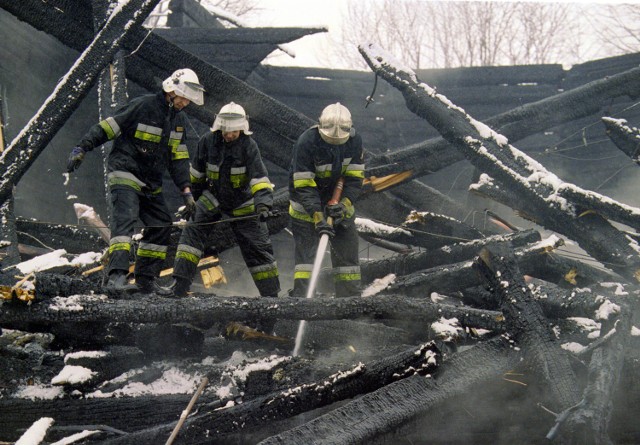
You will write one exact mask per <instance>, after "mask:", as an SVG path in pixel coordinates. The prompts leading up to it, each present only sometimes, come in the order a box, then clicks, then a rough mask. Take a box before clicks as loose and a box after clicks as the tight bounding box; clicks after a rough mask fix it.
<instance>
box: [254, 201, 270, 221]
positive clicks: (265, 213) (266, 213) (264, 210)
mask: <svg viewBox="0 0 640 445" xmlns="http://www.w3.org/2000/svg"><path fill="white" fill-rule="evenodd" d="M256 215H258V221H266V220H267V218H269V217H271V216H273V213H272V212H271V210H269V207H268V206H266V205H265V204H258V205H257V206H256Z"/></svg>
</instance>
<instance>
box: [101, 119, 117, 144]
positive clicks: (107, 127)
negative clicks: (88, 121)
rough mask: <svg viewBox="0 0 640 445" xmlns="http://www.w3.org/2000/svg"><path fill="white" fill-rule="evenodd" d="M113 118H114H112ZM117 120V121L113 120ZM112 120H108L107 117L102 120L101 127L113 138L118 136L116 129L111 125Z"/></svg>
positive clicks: (110, 138)
mask: <svg viewBox="0 0 640 445" xmlns="http://www.w3.org/2000/svg"><path fill="white" fill-rule="evenodd" d="M112 120H113V119H112ZM113 122H115V121H113ZM110 124H111V122H109V121H107V119H105V120H102V121H100V127H101V128H102V129H103V130H104V132H105V134H106V135H107V137H108V138H109V140H112V139H114V138H115V137H116V131H117V130H116V129H114V128H112V127H111V125H110Z"/></svg>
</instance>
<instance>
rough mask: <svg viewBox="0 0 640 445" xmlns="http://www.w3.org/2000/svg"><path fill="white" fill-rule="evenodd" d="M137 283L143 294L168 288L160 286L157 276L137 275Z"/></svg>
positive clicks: (160, 291)
mask: <svg viewBox="0 0 640 445" xmlns="http://www.w3.org/2000/svg"><path fill="white" fill-rule="evenodd" d="M136 285H137V286H138V292H142V293H143V294H158V295H161V294H162V293H163V292H167V291H166V288H165V287H163V286H160V284H158V282H157V281H156V279H155V278H153V277H150V276H148V275H139V276H137V277H136Z"/></svg>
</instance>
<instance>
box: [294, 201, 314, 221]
mask: <svg viewBox="0 0 640 445" xmlns="http://www.w3.org/2000/svg"><path fill="white" fill-rule="evenodd" d="M289 216H291V217H292V218H295V219H300V220H302V221H307V222H310V223H312V222H313V218H312V217H311V216H309V214H308V213H305V212H301V211H299V210H296V209H294V208H293V207H292V206H291V204H289Z"/></svg>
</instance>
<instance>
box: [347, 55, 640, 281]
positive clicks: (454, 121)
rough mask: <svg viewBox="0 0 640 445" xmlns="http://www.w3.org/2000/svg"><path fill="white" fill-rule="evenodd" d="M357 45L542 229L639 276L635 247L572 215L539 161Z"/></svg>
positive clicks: (599, 222)
mask: <svg viewBox="0 0 640 445" xmlns="http://www.w3.org/2000/svg"><path fill="white" fill-rule="evenodd" d="M359 49H360V52H361V54H362V55H363V57H364V58H365V59H366V61H367V63H368V64H369V65H370V66H371V68H372V70H374V71H375V72H376V73H377V74H378V75H380V76H382V77H383V78H384V79H385V80H387V81H388V82H390V83H391V84H392V85H394V86H395V87H396V88H398V89H399V90H400V91H401V92H402V94H403V95H404V97H405V100H406V102H407V106H408V108H409V109H410V110H411V111H413V112H414V113H416V114H417V115H419V116H421V117H423V118H424V119H426V120H427V121H428V122H429V123H431V125H433V126H434V127H435V128H436V129H437V130H438V131H439V132H440V134H441V135H442V137H443V138H444V139H446V140H447V141H448V142H450V143H451V144H452V145H454V146H455V147H456V148H458V149H459V150H460V151H461V152H463V153H464V154H465V156H466V157H467V158H468V159H469V160H470V161H471V162H472V163H473V164H474V165H475V166H476V167H477V168H479V169H480V170H482V171H484V172H487V173H490V175H491V176H492V177H493V178H495V180H497V181H499V182H500V184H501V185H502V186H503V187H505V188H507V189H509V190H510V191H513V193H514V194H515V195H517V196H518V199H519V200H520V201H522V202H527V203H528V204H529V206H530V208H531V210H532V213H533V214H535V215H536V216H539V217H540V218H543V219H544V225H545V227H547V228H549V229H551V230H554V231H556V232H558V233H562V234H565V235H566V236H567V237H569V238H571V239H573V240H575V241H577V242H578V244H579V245H580V246H581V247H582V248H583V249H584V250H585V251H587V252H588V253H589V254H590V255H591V256H593V258H595V259H596V260H598V261H600V262H602V263H603V264H605V265H606V267H608V268H611V269H612V270H614V271H615V272H617V273H619V274H620V275H622V276H624V277H626V278H627V279H630V280H633V281H637V280H638V278H640V256H639V255H638V249H637V245H636V246H635V248H634V246H632V245H630V244H631V243H630V242H629V239H628V238H627V237H626V236H625V235H624V234H623V233H622V232H620V231H619V230H618V229H616V228H615V227H613V226H612V225H611V224H610V223H609V222H608V221H607V220H606V219H604V218H602V217H600V216H598V215H587V216H584V215H580V214H577V213H576V209H575V206H573V205H572V204H571V203H569V202H566V200H564V199H560V198H558V196H557V194H556V192H557V189H558V188H559V186H563V187H567V188H575V189H578V187H575V186H573V185H571V184H567V183H563V182H562V181H561V180H560V179H559V178H558V177H557V176H555V175H553V174H552V173H551V172H549V171H547V170H546V169H545V168H544V167H543V166H542V165H541V164H539V163H538V162H536V161H535V160H533V159H531V158H530V157H529V156H527V155H526V154H524V153H522V152H521V151H519V150H518V149H516V148H515V147H513V146H512V145H509V144H508V140H507V139H506V138H505V137H504V136H503V135H500V134H498V133H496V132H495V131H493V130H491V129H490V128H489V127H487V126H486V125H485V124H483V123H481V122H478V121H476V120H475V119H473V118H472V117H471V116H469V115H468V114H466V113H465V112H464V111H463V110H461V109H460V108H458V107H456V106H455V105H453V104H452V103H451V102H450V101H449V100H448V99H447V98H446V97H444V96H442V95H440V94H437V93H436V92H435V90H433V89H432V88H431V87H429V86H428V85H426V84H424V83H422V82H420V81H419V80H418V79H417V77H416V76H415V73H413V72H410V71H404V70H403V69H399V68H396V67H394V66H392V65H391V64H389V63H388V62H386V57H387V55H386V53H385V52H384V51H383V50H382V49H380V48H378V47H377V46H375V45H372V44H370V45H368V46H367V47H366V48H365V47H362V46H361V47H359ZM628 81H629V82H633V81H634V80H631V79H628ZM635 81H636V82H637V81H638V79H635ZM575 106H577V104H576V105H575ZM485 180H486V178H485ZM585 193H586V191H585Z"/></svg>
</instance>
